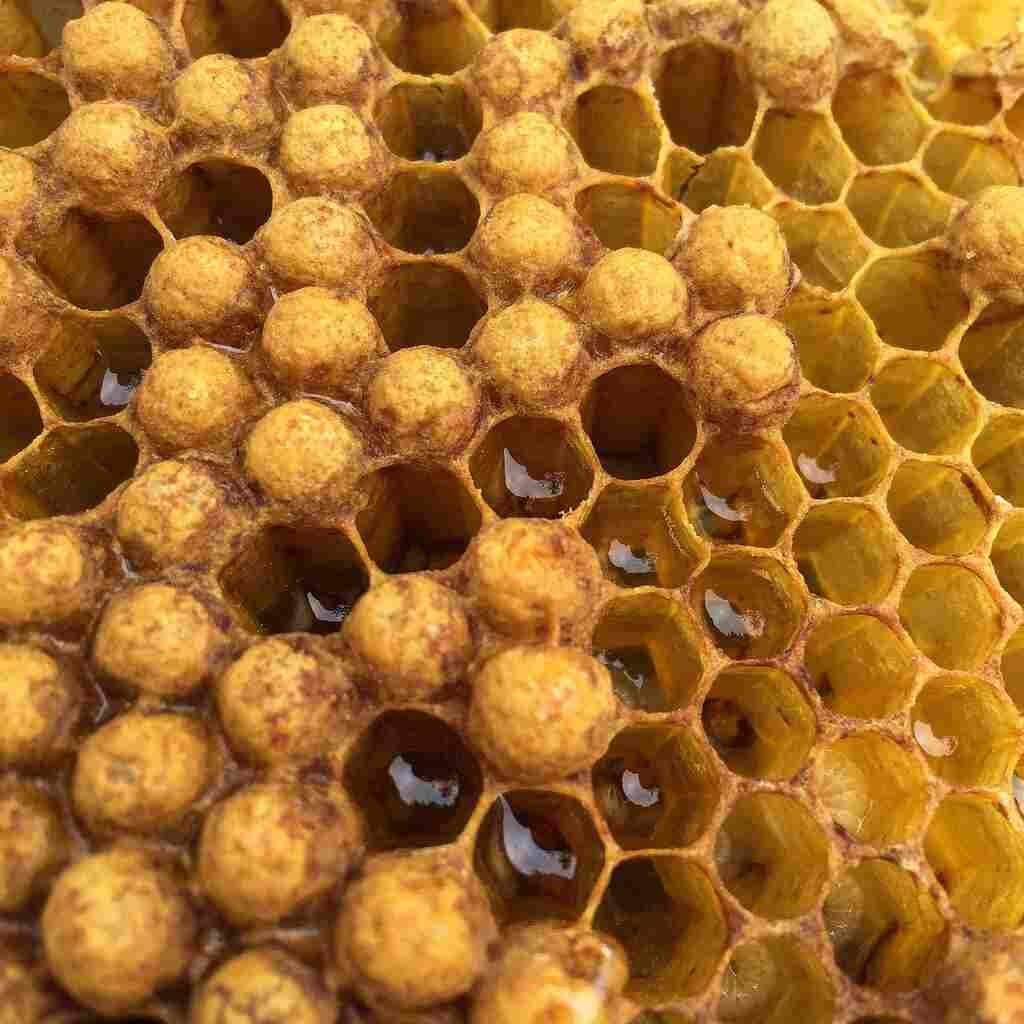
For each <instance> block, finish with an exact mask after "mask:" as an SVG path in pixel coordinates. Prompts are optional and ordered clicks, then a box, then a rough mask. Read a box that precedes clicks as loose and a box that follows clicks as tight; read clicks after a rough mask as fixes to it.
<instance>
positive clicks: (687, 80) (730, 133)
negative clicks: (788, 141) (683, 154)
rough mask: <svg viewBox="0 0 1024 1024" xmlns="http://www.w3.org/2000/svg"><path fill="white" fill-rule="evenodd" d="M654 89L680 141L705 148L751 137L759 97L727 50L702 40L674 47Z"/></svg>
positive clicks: (693, 147)
mask: <svg viewBox="0 0 1024 1024" xmlns="http://www.w3.org/2000/svg"><path fill="white" fill-rule="evenodd" d="M654 89H655V92H656V93H657V96H658V106H659V108H660V110H661V116H662V117H663V118H664V119H665V124H666V125H667V127H668V130H669V133H670V134H671V136H672V141H673V142H674V143H675V144H676V145H677V146H685V147H686V148H687V149H689V150H690V151H691V152H694V153H702V154H704V153H711V152H712V151H713V150H715V149H718V147H719V146H742V145H743V143H744V142H746V141H747V139H748V138H749V136H750V129H751V128H752V127H753V126H754V115H755V114H756V113H757V98H756V97H755V96H754V94H753V92H752V90H751V89H750V86H749V85H748V84H746V83H745V82H744V81H743V80H742V79H741V78H740V76H739V74H738V73H737V69H736V59H735V57H734V56H733V54H731V53H729V52H728V51H727V50H721V49H719V48H718V47H717V46H712V45H711V44H710V43H706V42H703V41H697V42H692V43H687V44H686V45H685V46H680V47H678V48H676V49H675V50H670V51H669V53H668V54H667V55H666V57H665V63H664V65H663V66H662V70H661V73H660V74H659V75H658V77H657V79H656V80H655V83H654Z"/></svg>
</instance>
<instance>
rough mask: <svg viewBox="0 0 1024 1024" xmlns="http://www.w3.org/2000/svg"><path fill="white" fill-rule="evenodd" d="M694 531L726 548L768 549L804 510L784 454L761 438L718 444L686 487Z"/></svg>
mask: <svg viewBox="0 0 1024 1024" xmlns="http://www.w3.org/2000/svg"><path fill="white" fill-rule="evenodd" d="M683 493H684V495H685V498H686V507H687V511H688V513H689V516H690V522H691V523H693V528H694V529H695V530H696V531H697V533H698V534H699V535H700V536H702V537H708V538H710V539H711V540H713V541H720V542H722V543H725V544H748V545H750V546H751V547H757V548H770V547H773V546H774V545H775V544H777V543H778V541H779V538H780V537H781V536H782V534H783V533H785V531H786V529H787V527H788V526H789V524H790V523H791V522H792V521H793V519H794V518H795V517H796V515H797V513H798V512H799V510H800V505H801V502H802V494H801V489H800V481H799V479H798V478H797V476H796V474H794V472H793V469H792V467H791V466H790V464H789V459H788V458H786V456H785V454H784V453H780V452H779V450H778V449H777V448H776V447H775V446H774V445H772V444H771V443H770V442H768V441H765V440H763V439H761V438H753V437H751V438H728V439H726V438H715V439H714V440H712V441H709V442H708V443H707V444H706V445H705V446H704V447H703V448H702V449H701V453H700V456H699V457H698V459H697V463H696V465H695V466H694V468H693V471H692V472H691V473H690V475H689V476H688V477H687V478H686V482H685V483H684V485H683Z"/></svg>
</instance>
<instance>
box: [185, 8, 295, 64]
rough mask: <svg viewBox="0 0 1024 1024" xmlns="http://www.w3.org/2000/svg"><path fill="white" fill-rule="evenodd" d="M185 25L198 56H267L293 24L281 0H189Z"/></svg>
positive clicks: (192, 51) (193, 49) (193, 54)
mask: <svg viewBox="0 0 1024 1024" xmlns="http://www.w3.org/2000/svg"><path fill="white" fill-rule="evenodd" d="M181 26H182V28H183V29H184V31H185V39H186V41H187V42H188V48H189V51H190V52H191V54H192V57H193V59H195V60H198V58H200V57H203V56H205V55H206V54H208V53H230V54H231V55H232V56H233V57H242V58H248V57H265V56H266V55H267V54H268V53H270V52H271V51H272V50H276V49H277V48H278V47H279V46H280V45H281V44H282V43H283V42H284V41H285V39H286V38H287V36H288V32H289V30H290V28H291V24H290V22H289V20H288V16H287V14H285V12H284V10H283V9H282V7H281V6H280V5H279V4H278V2H277V0H185V6H184V9H183V10H182V14H181Z"/></svg>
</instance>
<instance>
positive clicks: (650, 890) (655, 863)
mask: <svg viewBox="0 0 1024 1024" xmlns="http://www.w3.org/2000/svg"><path fill="white" fill-rule="evenodd" d="M594 927H595V928H597V929H598V930H599V931H603V932H607V934H609V935H612V936H614V937H615V938H616V939H618V941H619V942H620V943H622V946H623V948H624V949H625V951H626V956H627V957H628V958H629V973H630V982H629V987H628V988H627V989H626V993H627V995H629V996H630V997H631V998H633V999H635V1000H636V1001H637V1002H638V1003H640V1004H641V1005H643V1004H649V1003H664V1002H669V1001H672V1000H675V999H683V998H685V997H687V996H691V995H696V994H697V993H698V992H700V991H701V990H702V989H703V988H704V986H705V985H707V983H708V982H709V981H710V980H711V976H712V975H713V974H714V971H715V968H716V967H717V966H718V962H719V960H720V958H721V957H722V956H723V955H724V954H725V950H726V944H727V937H728V929H727V927H726V921H725V914H724V913H723V911H722V905H721V902H720V900H719V898H718V894H717V893H716V892H715V887H714V885H713V884H712V882H711V879H710V878H708V876H707V875H706V874H705V872H704V870H703V868H701V867H700V865H698V864H696V863H694V862H692V861H688V860H685V859H684V858H682V857H676V856H672V855H670V854H669V855H661V856H656V857H637V858H634V859H631V860H625V861H621V862H620V863H619V864H617V865H616V867H615V870H614V871H613V872H612V875H611V878H609V880H608V886H607V888H606V889H605V891H604V895H603V896H602V898H601V904H600V906H599V907H598V908H597V913H596V915H595V916H594Z"/></svg>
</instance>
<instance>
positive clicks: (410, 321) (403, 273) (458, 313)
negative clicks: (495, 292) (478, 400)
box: [367, 263, 487, 352]
mask: <svg viewBox="0 0 1024 1024" xmlns="http://www.w3.org/2000/svg"><path fill="white" fill-rule="evenodd" d="M367 305H368V306H369V307H370V312H371V313H373V315H374V316H375V317H376V318H377V323H379V324H380V329H381V331H382V332H383V334H384V339H385V340H386V341H387V343H388V348H390V349H391V351H392V352H397V351H398V349H401V348H409V347H410V346H412V345H434V346H436V347H437V348H459V347H461V346H462V345H464V344H465V343H466V341H467V340H468V339H469V335H470V332H471V331H472V330H473V328H474V327H475V326H476V323H477V321H478V320H479V319H480V318H481V317H482V316H483V315H484V313H486V312H487V307H486V305H485V304H484V301H483V299H481V298H480V296H479V295H478V294H477V292H476V289H474V287H473V286H472V285H471V284H470V283H469V279H468V278H467V277H466V276H465V275H464V274H461V273H459V271H457V270H455V269H454V268H453V267H449V266H445V264H443V263H400V264H398V265H397V266H393V267H391V268H390V269H389V270H387V271H386V272H385V273H384V274H383V275H382V276H381V277H380V278H379V279H378V280H377V282H376V283H375V284H374V286H373V287H372V288H371V289H370V294H369V297H368V298H367Z"/></svg>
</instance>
